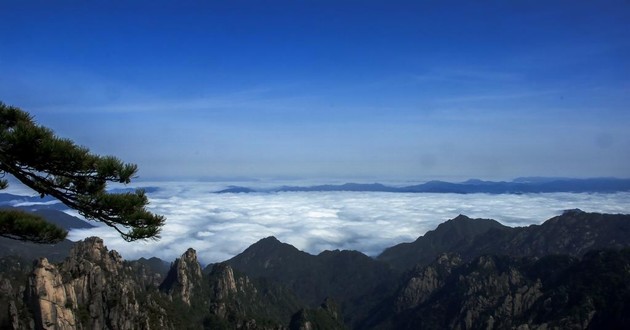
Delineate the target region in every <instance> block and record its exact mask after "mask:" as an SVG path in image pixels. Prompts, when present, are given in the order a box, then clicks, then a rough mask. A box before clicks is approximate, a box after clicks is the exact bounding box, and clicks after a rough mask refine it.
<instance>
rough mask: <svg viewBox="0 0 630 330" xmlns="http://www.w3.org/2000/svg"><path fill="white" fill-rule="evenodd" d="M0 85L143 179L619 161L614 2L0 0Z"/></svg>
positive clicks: (623, 152)
mask: <svg viewBox="0 0 630 330" xmlns="http://www.w3.org/2000/svg"><path fill="white" fill-rule="evenodd" d="M175 3H177V4H175ZM0 100H2V101H3V102H5V103H8V104H11V105H15V106H19V107H21V108H23V109H24V110H27V111H29V112H30V113H32V114H33V115H34V116H35V118H36V120H37V121H38V122H39V123H41V124H43V125H45V126H48V127H50V128H52V129H53V130H54V131H55V132H56V133H57V134H58V135H60V136H63V137H68V138H71V139H73V140H75V141H76V142H77V143H79V144H81V145H84V146H87V147H89V148H90V149H91V150H93V151H95V152H98V153H103V154H112V155H116V156H119V157H120V158H122V159H123V160H125V161H128V162H133V163H137V164H138V165H139V166H140V176H141V177H143V178H157V177H170V178H175V177H182V178H184V177H185V178H199V177H206V178H207V177H240V176H246V177H298V178H320V177H337V178H365V179H366V180H372V179H373V180H378V179H379V178H406V179H414V180H425V179H433V178H445V179H466V178H471V177H476V178H484V179H508V178H513V177H517V176H529V175H536V176H574V177H596V176H617V177H630V166H629V165H630V152H628V150H630V129H628V126H629V125H628V124H630V109H629V106H630V2H628V1H477V0H471V1H396V0H394V1H344V0H337V1H323V0H322V1H314V0H313V1H307V0H301V1H297V0H296V1H274V0H271V1H177V2H175V1H172V2H167V1H89V2H88V1H55V2H54V4H52V2H50V1H28V0H27V1H7V0H0Z"/></svg>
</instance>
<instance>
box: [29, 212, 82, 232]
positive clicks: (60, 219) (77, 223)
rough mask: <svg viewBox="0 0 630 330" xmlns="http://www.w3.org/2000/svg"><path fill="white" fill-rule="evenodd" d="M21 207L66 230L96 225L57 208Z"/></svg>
mask: <svg viewBox="0 0 630 330" xmlns="http://www.w3.org/2000/svg"><path fill="white" fill-rule="evenodd" d="M19 209H22V210H24V211H26V212H29V213H33V214H37V215H39V216H41V217H43V218H44V219H46V221H48V222H51V223H54V224H55V225H57V226H59V227H61V228H63V229H66V230H70V229H83V228H93V227H94V225H92V224H91V223H89V222H87V221H84V220H81V219H79V218H77V217H75V216H72V215H69V214H67V213H65V212H63V211H59V210H55V209H40V208H36V209H33V208H32V207H19Z"/></svg>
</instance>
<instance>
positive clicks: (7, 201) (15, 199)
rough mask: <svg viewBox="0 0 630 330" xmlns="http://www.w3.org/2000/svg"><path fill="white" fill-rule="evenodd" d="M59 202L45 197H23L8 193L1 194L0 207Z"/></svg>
mask: <svg viewBox="0 0 630 330" xmlns="http://www.w3.org/2000/svg"><path fill="white" fill-rule="evenodd" d="M52 201H57V200H56V199H54V198H52V197H50V196H45V197H43V198H42V197H39V196H22V195H14V194H7V193H0V205H12V204H14V203H46V202H52Z"/></svg>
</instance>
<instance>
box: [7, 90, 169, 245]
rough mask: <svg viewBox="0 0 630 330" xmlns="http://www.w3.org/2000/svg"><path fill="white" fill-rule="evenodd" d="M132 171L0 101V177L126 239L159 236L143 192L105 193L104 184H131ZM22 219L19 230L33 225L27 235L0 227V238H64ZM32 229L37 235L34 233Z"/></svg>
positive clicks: (134, 169) (156, 221) (158, 225)
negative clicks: (26, 223)
mask: <svg viewBox="0 0 630 330" xmlns="http://www.w3.org/2000/svg"><path fill="white" fill-rule="evenodd" d="M137 170H138V168H137V166H136V165H135V164H127V163H123V162H122V161H121V160H119V159H117V158H116V157H113V156H99V155H94V154H92V153H90V151H89V150H88V149H87V148H85V147H81V146H77V145H76V144H75V143H74V142H73V141H71V140H69V139H63V138H59V137H57V136H56V135H55V134H54V133H53V131H52V130H50V129H48V128H46V127H43V126H40V125H38V124H36V123H35V122H34V120H33V118H32V116H31V115H30V114H28V113H27V112H25V111H23V110H21V109H19V108H17V107H13V106H7V105H5V104H4V103H1V102H0V175H2V176H4V175H6V174H10V175H12V176H13V177H15V178H16V179H18V180H19V181H21V182H22V183H23V184H25V185H26V186H28V187H30V188H31V189H33V190H34V191H36V192H38V193H39V194H40V195H41V196H42V197H44V196H46V195H50V196H52V197H54V198H56V199H58V200H59V201H61V202H62V203H64V204H65V205H67V206H68V207H70V208H73V209H75V210H77V211H79V213H80V214H81V215H83V216H85V217H86V218H87V219H91V220H97V221H100V222H103V223H105V224H106V225H108V226H110V227H112V228H114V229H115V230H116V231H118V232H119V233H120V235H121V236H122V238H124V239H125V240H127V241H134V240H138V239H148V238H159V233H160V230H161V228H162V225H163V224H164V220H165V219H164V217H163V216H160V215H155V214H152V213H151V212H149V211H147V210H146V205H147V204H148V199H147V197H146V195H145V193H144V191H143V190H136V191H135V192H127V193H122V194H112V193H108V192H107V191H106V187H107V183H108V182H119V183H124V184H127V183H129V182H131V179H132V178H133V177H134V175H135V174H136V172H137ZM6 186H7V180H6V179H4V178H3V179H0V189H2V188H6ZM3 212H4V211H3ZM0 219H10V217H9V218H7V217H3V218H0ZM23 219H24V220H23V221H22V222H21V223H22V225H21V226H25V225H24V224H23V223H24V222H32V223H33V224H32V225H30V226H27V227H28V228H29V229H28V230H27V234H28V235H26V236H21V232H19V231H18V232H14V230H18V229H17V228H16V227H12V226H10V225H9V224H3V223H0V235H2V236H6V237H12V238H22V239H27V240H33V241H36V242H42V243H43V242H48V243H52V242H57V241H59V240H61V239H63V237H65V235H63V237H62V236H61V235H59V233H58V232H55V233H56V235H51V234H53V232H50V231H49V230H51V228H49V227H45V226H42V225H41V224H39V225H38V224H37V223H36V222H34V221H35V220H33V219H34V218H33V217H26V216H24V217H23ZM38 226H40V227H39V229H41V230H42V231H39V232H38V231H37V229H38ZM20 228H22V229H20V230H26V229H24V228H26V227H20ZM38 233H39V234H38Z"/></svg>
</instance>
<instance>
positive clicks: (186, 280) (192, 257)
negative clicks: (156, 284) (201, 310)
mask: <svg viewBox="0 0 630 330" xmlns="http://www.w3.org/2000/svg"><path fill="white" fill-rule="evenodd" d="M200 283H201V266H200V265H199V262H198V261H197V252H196V251H195V250H194V249H188V250H187V251H186V253H184V254H183V255H182V256H181V257H180V258H178V259H176V260H175V262H174V263H173V265H172V266H171V269H170V270H169V272H168V275H167V276H166V279H165V280H164V282H163V283H162V284H161V285H160V289H161V290H163V291H165V292H168V293H169V294H170V295H172V296H174V297H177V298H178V299H180V300H181V301H182V302H184V303H185V304H187V305H188V306H190V304H191V296H192V295H193V291H194V289H195V287H196V286H199V285H200Z"/></svg>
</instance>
